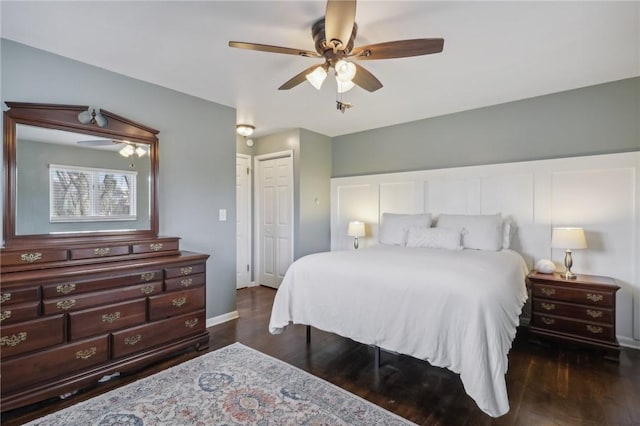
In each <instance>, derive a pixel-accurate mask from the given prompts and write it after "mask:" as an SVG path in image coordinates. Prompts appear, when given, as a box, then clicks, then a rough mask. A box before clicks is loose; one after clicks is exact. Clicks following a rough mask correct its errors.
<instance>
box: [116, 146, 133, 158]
mask: <svg viewBox="0 0 640 426" xmlns="http://www.w3.org/2000/svg"><path fill="white" fill-rule="evenodd" d="M119 153H120V155H122V156H123V157H131V156H132V155H133V154H135V153H136V150H135V149H134V148H133V146H132V145H129V144H126V145H125V146H123V147H122V149H121V150H120V151H119Z"/></svg>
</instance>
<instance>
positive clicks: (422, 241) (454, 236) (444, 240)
mask: <svg viewBox="0 0 640 426" xmlns="http://www.w3.org/2000/svg"><path fill="white" fill-rule="evenodd" d="M460 237H461V232H460V229H454V228H426V227H424V226H412V227H410V228H409V231H408V232H407V247H429V248H439V249H448V250H462V245H461V244H460Z"/></svg>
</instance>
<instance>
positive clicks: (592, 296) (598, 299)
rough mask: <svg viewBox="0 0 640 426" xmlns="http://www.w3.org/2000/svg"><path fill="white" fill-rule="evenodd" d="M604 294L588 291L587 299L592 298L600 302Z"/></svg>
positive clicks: (593, 300)
mask: <svg viewBox="0 0 640 426" xmlns="http://www.w3.org/2000/svg"><path fill="white" fill-rule="evenodd" d="M602 298H603V296H602V295H601V294H592V293H587V299H589V300H591V301H592V302H600V301H602Z"/></svg>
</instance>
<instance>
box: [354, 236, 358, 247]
mask: <svg viewBox="0 0 640 426" xmlns="http://www.w3.org/2000/svg"><path fill="white" fill-rule="evenodd" d="M353 248H354V249H356V250H358V237H355V239H354V240H353Z"/></svg>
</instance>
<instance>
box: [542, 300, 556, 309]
mask: <svg viewBox="0 0 640 426" xmlns="http://www.w3.org/2000/svg"><path fill="white" fill-rule="evenodd" d="M541 306H542V309H544V310H545V311H553V310H554V309H555V308H556V305H555V303H546V302H542V305H541Z"/></svg>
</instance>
